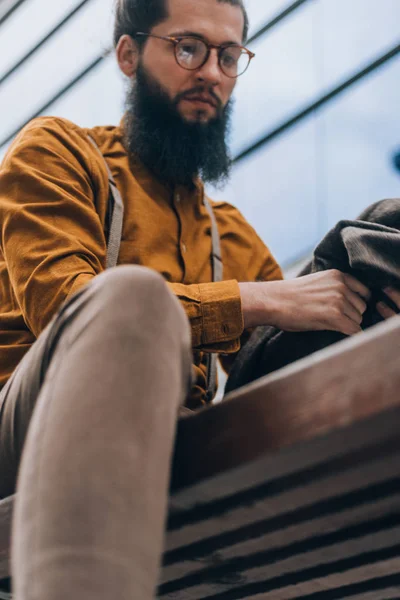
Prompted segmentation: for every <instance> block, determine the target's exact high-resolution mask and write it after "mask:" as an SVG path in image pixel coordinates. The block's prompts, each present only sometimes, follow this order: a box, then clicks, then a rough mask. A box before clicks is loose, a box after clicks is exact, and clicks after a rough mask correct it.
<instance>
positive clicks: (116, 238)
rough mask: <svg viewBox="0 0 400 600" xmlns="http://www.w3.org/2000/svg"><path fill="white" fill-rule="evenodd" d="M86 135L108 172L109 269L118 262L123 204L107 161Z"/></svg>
mask: <svg viewBox="0 0 400 600" xmlns="http://www.w3.org/2000/svg"><path fill="white" fill-rule="evenodd" d="M88 137H89V140H90V141H91V143H92V144H93V146H94V147H95V148H96V150H97V152H98V153H99V155H100V156H101V158H102V159H103V162H104V164H105V167H106V169H107V174H108V183H109V186H110V196H109V206H108V213H109V215H110V223H111V224H110V231H109V235H108V243H107V262H106V268H107V269H111V268H112V267H116V266H117V263H118V255H119V249H120V246H121V238H122V225H123V220H124V204H123V202H122V197H121V194H120V193H119V190H118V188H117V185H116V183H115V180H114V177H113V175H112V173H111V171H110V167H109V166H108V164H107V161H106V160H105V158H104V156H103V155H102V153H101V151H100V148H99V147H98V146H97V144H96V142H95V141H94V139H93V138H91V137H90V136H88Z"/></svg>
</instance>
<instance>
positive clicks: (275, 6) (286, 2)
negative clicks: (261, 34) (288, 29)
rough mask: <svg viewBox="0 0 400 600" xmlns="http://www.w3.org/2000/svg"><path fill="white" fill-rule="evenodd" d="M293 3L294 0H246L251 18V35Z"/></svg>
mask: <svg viewBox="0 0 400 600" xmlns="http://www.w3.org/2000/svg"><path fill="white" fill-rule="evenodd" d="M291 4H293V0H264V1H263V2H262V1H261V0H246V9H247V12H248V14H249V19H250V36H251V35H253V34H254V33H255V32H256V31H257V30H258V29H260V28H261V27H263V26H264V25H266V23H268V22H269V21H270V20H271V19H273V18H274V17H276V16H277V15H278V14H279V13H281V12H283V11H284V10H285V8H287V7H288V6H290V5H291Z"/></svg>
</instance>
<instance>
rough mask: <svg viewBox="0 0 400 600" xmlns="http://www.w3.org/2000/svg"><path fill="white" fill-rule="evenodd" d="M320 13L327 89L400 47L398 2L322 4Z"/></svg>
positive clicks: (333, 1) (366, 0)
mask: <svg viewBox="0 0 400 600" xmlns="http://www.w3.org/2000/svg"><path fill="white" fill-rule="evenodd" d="M317 10H318V26H317V31H320V32H321V36H320V40H319V44H320V46H321V52H320V57H321V66H322V74H323V81H322V82H321V83H322V85H323V86H324V87H332V86H333V85H334V84H335V83H338V82H340V81H342V80H343V79H345V78H346V77H348V76H351V75H352V74H353V72H355V71H357V70H359V69H361V68H362V67H363V66H364V65H366V64H368V63H369V62H371V61H373V60H374V59H375V58H377V57H378V56H379V55H380V54H384V52H386V51H388V50H390V49H391V48H392V47H393V46H395V45H396V44H399V43H400V2H399V0H351V1H349V0H320V1H319V2H318V9H317Z"/></svg>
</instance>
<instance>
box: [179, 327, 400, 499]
mask: <svg viewBox="0 0 400 600" xmlns="http://www.w3.org/2000/svg"><path fill="white" fill-rule="evenodd" d="M399 389H400V317H395V318H393V319H391V320H390V321H388V322H386V323H382V324H380V325H377V326H376V327H373V328H371V329H370V330H368V331H367V332H363V333H361V334H358V335H356V336H354V337H352V338H348V339H346V340H344V341H342V342H340V343H338V344H336V345H335V346H333V347H330V348H327V349H325V350H323V351H321V352H318V353H316V354H315V355H313V356H310V357H307V358H306V359H303V360H301V361H298V362H297V363H295V364H293V365H290V366H288V367H286V368H284V369H282V370H280V371H278V372H277V373H273V374H271V375H269V376H267V377H265V378H262V379H260V380H258V381H256V382H254V383H252V384H250V385H248V386H246V387H244V388H242V389H241V390H238V391H236V392H234V393H232V394H230V395H228V396H227V397H226V400H225V401H224V402H223V403H221V404H220V405H217V406H213V407H210V408H206V409H204V410H202V411H200V412H199V413H197V414H196V415H194V416H193V417H187V418H185V419H182V420H181V421H180V423H179V428H178V437H177V444H176V454H175V461H174V465H175V468H174V471H173V479H172V489H173V490H175V489H179V488H181V487H185V486H188V485H190V484H193V483H194V482H196V481H200V480H201V479H204V478H207V477H211V476H213V475H215V474H217V473H220V472H222V471H226V470H228V469H230V468H235V467H237V466H238V465H240V464H245V463H248V462H250V461H252V460H255V459H256V458H258V457H259V456H261V455H263V454H265V453H267V452H271V451H273V450H277V449H280V448H283V447H285V446H290V445H292V444H294V443H296V442H299V441H301V440H306V439H310V438H312V437H315V436H320V435H323V434H325V433H327V432H328V431H331V430H333V429H337V428H341V427H345V426H346V425H350V424H351V423H353V422H354V421H358V420H360V419H364V418H367V417H368V416H370V415H373V414H376V413H378V412H381V411H383V410H385V409H387V408H389V407H391V406H395V405H398V404H399V403H400V398H399Z"/></svg>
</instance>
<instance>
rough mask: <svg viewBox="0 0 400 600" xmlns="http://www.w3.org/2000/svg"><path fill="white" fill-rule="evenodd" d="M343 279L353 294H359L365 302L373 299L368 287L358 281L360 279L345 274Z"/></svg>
mask: <svg viewBox="0 0 400 600" xmlns="http://www.w3.org/2000/svg"><path fill="white" fill-rule="evenodd" d="M343 277H344V281H345V283H346V285H347V287H349V288H350V289H351V290H352V291H353V292H356V294H359V295H360V296H362V298H364V299H365V300H369V299H370V298H371V291H370V290H369V289H368V288H367V286H366V285H364V284H363V283H361V281H358V279H356V278H355V277H353V276H352V275H348V274H347V273H346V274H344V275H343Z"/></svg>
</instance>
